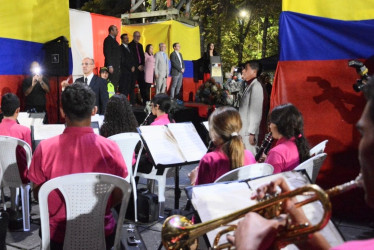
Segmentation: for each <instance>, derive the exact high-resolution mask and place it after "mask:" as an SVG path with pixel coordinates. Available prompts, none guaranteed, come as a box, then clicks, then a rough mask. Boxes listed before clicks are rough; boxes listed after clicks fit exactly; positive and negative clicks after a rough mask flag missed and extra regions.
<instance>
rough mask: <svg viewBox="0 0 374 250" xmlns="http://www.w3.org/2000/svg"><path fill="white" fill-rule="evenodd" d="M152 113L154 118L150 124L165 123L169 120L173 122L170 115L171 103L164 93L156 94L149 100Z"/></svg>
mask: <svg viewBox="0 0 374 250" xmlns="http://www.w3.org/2000/svg"><path fill="white" fill-rule="evenodd" d="M151 107H152V114H153V115H155V116H156V119H155V120H154V121H153V122H152V123H151V125H167V124H169V123H170V122H174V120H173V118H172V117H171V111H172V110H171V109H172V104H171V100H170V97H169V96H168V95H167V94H165V93H160V94H157V95H155V96H154V97H153V99H152V101H151Z"/></svg>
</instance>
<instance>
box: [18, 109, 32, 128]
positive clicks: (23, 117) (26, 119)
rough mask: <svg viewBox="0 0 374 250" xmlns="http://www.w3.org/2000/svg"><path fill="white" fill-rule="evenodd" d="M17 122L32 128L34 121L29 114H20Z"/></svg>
mask: <svg viewBox="0 0 374 250" xmlns="http://www.w3.org/2000/svg"><path fill="white" fill-rule="evenodd" d="M17 120H18V122H19V124H21V125H23V126H26V127H28V128H31V123H32V122H33V120H32V119H31V118H30V116H29V113H27V112H19V113H18V117H17Z"/></svg>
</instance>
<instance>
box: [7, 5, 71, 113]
mask: <svg viewBox="0 0 374 250" xmlns="http://www.w3.org/2000/svg"><path fill="white" fill-rule="evenodd" d="M0 16H1V21H0V45H1V46H0V48H1V49H0V96H2V95H4V94H5V93H8V92H12V93H16V94H17V95H18V96H19V97H20V99H21V100H22V99H23V93H22V81H23V79H24V78H25V75H28V74H29V67H30V64H31V62H32V61H38V62H39V63H43V61H44V51H43V44H44V43H46V42H48V41H50V40H53V39H55V38H57V37H60V36H65V37H66V38H67V39H68V40H70V32H69V1H61V0H18V1H2V3H1V5H0ZM54 81H56V80H55V79H50V93H49V94H47V110H48V113H49V118H50V120H51V119H52V120H54V119H55V118H54V117H55V115H56V104H57V95H56V94H55V93H56V91H57V84H56V83H55V82H54ZM52 110H53V112H52Z"/></svg>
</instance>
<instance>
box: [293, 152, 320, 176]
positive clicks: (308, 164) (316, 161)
mask: <svg viewBox="0 0 374 250" xmlns="http://www.w3.org/2000/svg"><path fill="white" fill-rule="evenodd" d="M326 157H327V154H326V153H320V154H317V155H315V156H313V157H311V158H309V159H308V160H306V161H304V162H303V163H301V164H299V166H297V167H296V168H295V169H294V170H300V169H305V171H306V172H307V173H308V175H309V178H310V180H311V181H312V183H315V182H316V179H317V176H318V173H319V170H320V169H321V167H322V164H323V162H324V161H325V159H326Z"/></svg>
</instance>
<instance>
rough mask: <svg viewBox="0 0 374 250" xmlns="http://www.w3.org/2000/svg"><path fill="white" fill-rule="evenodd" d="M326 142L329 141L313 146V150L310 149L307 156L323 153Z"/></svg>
mask: <svg viewBox="0 0 374 250" xmlns="http://www.w3.org/2000/svg"><path fill="white" fill-rule="evenodd" d="M328 141H329V140H324V141H322V142H320V143H318V144H317V145H315V146H314V147H313V148H311V149H310V151H309V155H310V156H314V155H317V154H320V153H323V152H325V148H326V144H327V142H328Z"/></svg>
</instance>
